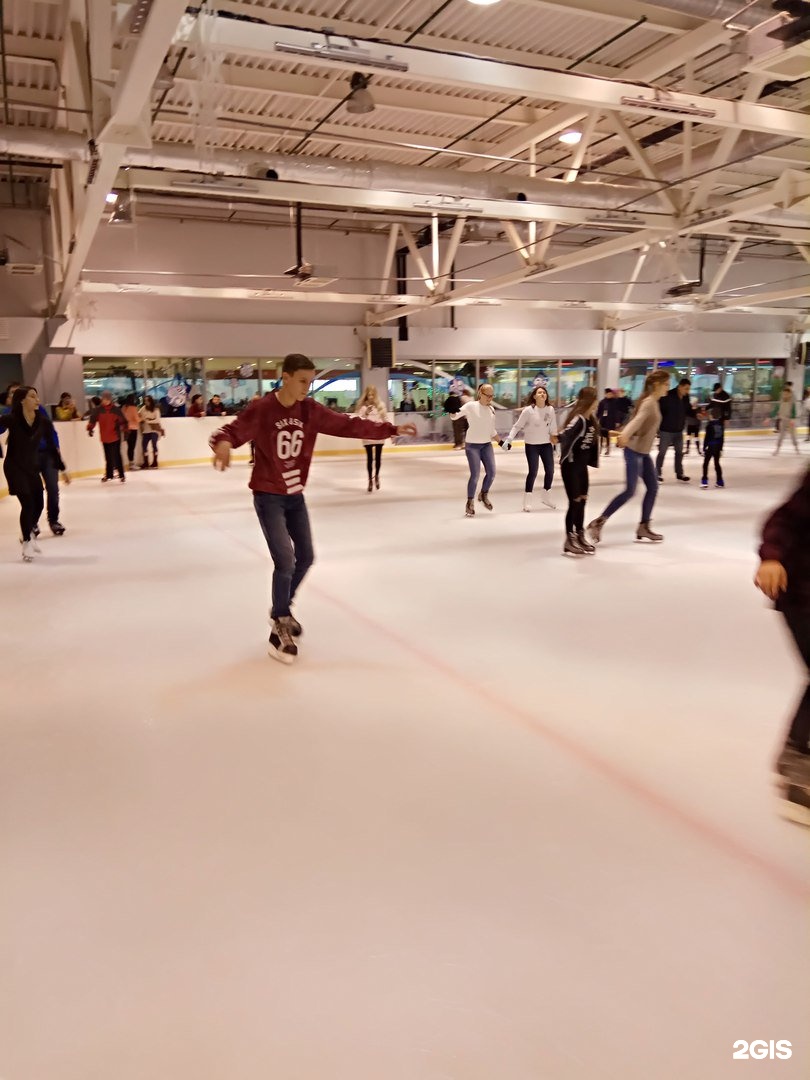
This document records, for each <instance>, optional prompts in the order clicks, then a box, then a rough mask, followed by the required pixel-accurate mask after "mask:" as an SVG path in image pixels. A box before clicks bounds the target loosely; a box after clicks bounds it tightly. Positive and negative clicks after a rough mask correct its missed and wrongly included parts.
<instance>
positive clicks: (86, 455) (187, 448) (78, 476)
mask: <svg viewBox="0 0 810 1080" xmlns="http://www.w3.org/2000/svg"><path fill="white" fill-rule="evenodd" d="M223 419H224V422H227V420H228V418H227V417H225V418H219V417H213V416H204V417H201V418H200V419H191V418H189V417H175V418H169V419H165V420H163V421H162V423H163V427H164V430H165V431H166V435H165V436H164V437H163V438H161V439H160V440H159V441H158V456H159V459H160V468H161V469H180V468H185V467H188V466H191V465H210V464H211V452H210V450H209V449H208V445H207V444H208V439H209V438H210V436H211V435H212V434H213V433H214V432H215V431H217V430H218V429H219V428H221V427H222V426H223ZM55 427H56V429H57V431H58V433H59V441H60V443H61V446H62V457H63V458H64V461H65V464H66V465H67V468H68V472H69V473H70V476H71V479H74V480H84V479H90V478H92V477H96V476H98V477H100V476H103V475H104V463H103V451H102V449H101V443H100V440H99V435H98V431H96V432H95V433H94V435H93V437H92V438H89V437H88V435H87V430H86V427H85V423H84V422H83V421H78V420H73V421H67V422H60V423H57V424H55ZM806 430H807V429H806V428H797V429H796V434H797V436H798V435H799V434H801V435H802V436H804V435H805V434H806ZM774 434H775V432H774V431H773V429H772V428H754V429H740V430H736V429H731V430H728V431H726V437H727V438H731V437H735V438H736V437H738V436H741V435H746V436H747V435H774ZM5 438H6V436H3V437H2V440H0V441H2V442H5ZM521 443H522V440H516V441H515V444H514V445H515V446H520V445H521ZM201 445H202V446H204V447H205V448H206V453H205V455H204V456H202V457H201V456H200V454H199V451H200V447H201ZM452 450H453V446H452V444H451V443H449V442H446V443H430V442H424V443H406V444H401V445H396V444H395V445H389V446H387V447H386V453H389V454H415V453H426V452H427V453H431V454H433V453H437V452H441V451H448V452H450V451H452ZM122 453H123V456H124V459H126V445H125V444H123V443H122ZM363 453H364V449H363V446H362V444H361V443H360V442H359V440H357V439H341V438H337V437H336V436H334V435H319V436H318V442H317V445H316V449H315V453H314V455H313V456H314V457H316V458H329V457H357V456H361V455H362V454H363ZM249 459H250V455H249V453H247V452H246V451H245V450H244V449H242V448H241V447H240V449H239V451H237V452H235V453H234V454H233V456H232V459H231V460H232V461H233V462H234V463H235V464H241V463H247V462H248V461H249ZM141 461H142V457H141V442H140V438H139V439H138V446H137V449H136V452H135V463H136V464H140V463H141ZM4 479H5V477H2V476H0V481H2V480H4ZM7 495H8V488H7V487H5V486H3V487H0V499H3V498H5V497H6V496H7Z"/></svg>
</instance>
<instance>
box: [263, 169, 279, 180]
mask: <svg viewBox="0 0 810 1080" xmlns="http://www.w3.org/2000/svg"><path fill="white" fill-rule="evenodd" d="M264 178H265V180H278V173H277V172H276V170H275V169H268V170H267V172H266V173H265V174H264Z"/></svg>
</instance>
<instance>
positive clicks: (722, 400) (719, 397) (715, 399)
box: [709, 382, 731, 421]
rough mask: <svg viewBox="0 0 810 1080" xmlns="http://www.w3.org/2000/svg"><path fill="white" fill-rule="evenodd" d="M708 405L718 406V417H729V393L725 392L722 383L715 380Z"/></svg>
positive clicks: (725, 418) (728, 418)
mask: <svg viewBox="0 0 810 1080" xmlns="http://www.w3.org/2000/svg"><path fill="white" fill-rule="evenodd" d="M709 405H717V406H718V407H719V408H720V411H721V416H720V419H721V420H723V421H725V420H730V419H731V394H729V393H727V392H726V391H725V390H724V389H723V384H722V383H719V382H716V383H715V384H714V387H713V388H712V396H711V397H710V398H709Z"/></svg>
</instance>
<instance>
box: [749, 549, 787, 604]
mask: <svg viewBox="0 0 810 1080" xmlns="http://www.w3.org/2000/svg"><path fill="white" fill-rule="evenodd" d="M754 584H755V585H756V587H757V588H758V589H761V590H762V592H764V593H765V595H766V596H767V597H768V599H769V600H778V599H779V594H780V593H782V592H784V591H785V589H786V588H787V570H785V568H784V566H782V564H781V563H780V562H777V561H776V559H764V560H763V561H762V562H761V563H760V564H759V570H757V576H756V577H755V578H754Z"/></svg>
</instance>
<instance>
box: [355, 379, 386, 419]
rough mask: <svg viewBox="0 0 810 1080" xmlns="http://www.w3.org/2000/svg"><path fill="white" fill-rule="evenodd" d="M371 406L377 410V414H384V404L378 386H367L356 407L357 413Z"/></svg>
mask: <svg viewBox="0 0 810 1080" xmlns="http://www.w3.org/2000/svg"><path fill="white" fill-rule="evenodd" d="M366 406H369V407H370V408H372V409H376V410H377V412H380V413H384V412H385V409H384V408H383V403H382V401H380V395H379V394H378V393H377V387H376V386H367V387H366V388H365V390H364V391H363V393H362V394H361V395H360V400H359V401H358V402H357V405H356V406H355V410H354V411H355V412H360V410H361V409H363V408H365V407H366Z"/></svg>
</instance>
